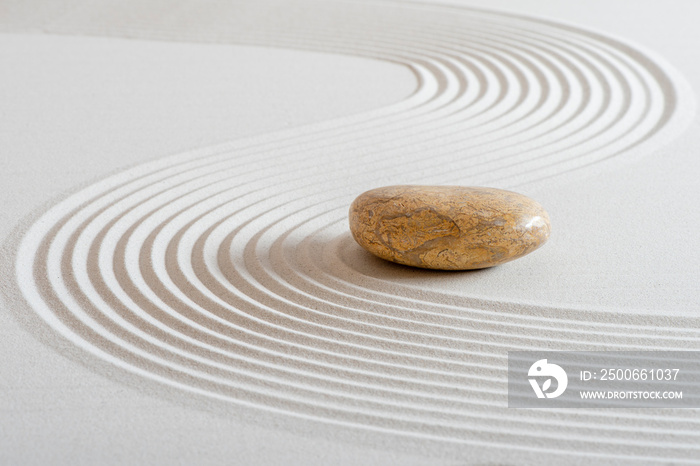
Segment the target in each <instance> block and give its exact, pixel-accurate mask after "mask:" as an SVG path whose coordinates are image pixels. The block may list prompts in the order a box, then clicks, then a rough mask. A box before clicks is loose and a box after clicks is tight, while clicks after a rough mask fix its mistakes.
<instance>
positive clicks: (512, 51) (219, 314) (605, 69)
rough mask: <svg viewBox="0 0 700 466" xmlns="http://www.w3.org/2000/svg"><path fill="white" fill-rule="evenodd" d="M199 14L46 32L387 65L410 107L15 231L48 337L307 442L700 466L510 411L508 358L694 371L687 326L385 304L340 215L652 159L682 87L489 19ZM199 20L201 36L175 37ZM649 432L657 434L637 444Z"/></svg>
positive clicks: (577, 422)
mask: <svg viewBox="0 0 700 466" xmlns="http://www.w3.org/2000/svg"><path fill="white" fill-rule="evenodd" d="M209 3H210V2H199V3H195V2H192V3H190V2H183V3H182V5H181V8H179V9H178V10H177V13H175V14H170V15H154V18H158V19H153V21H146V22H144V23H143V24H140V23H138V22H136V21H135V20H134V18H137V17H139V15H138V14H129V15H125V14H122V13H124V12H127V11H131V10H133V11H135V12H136V13H139V12H142V13H144V14H145V13H146V12H144V11H142V10H140V9H139V6H138V4H137V3H134V4H133V5H129V4H128V2H126V3H120V4H119V5H118V6H115V5H110V6H105V7H99V6H94V5H93V4H90V5H88V4H86V5H85V6H84V7H82V8H78V9H76V11H75V14H73V15H68V16H64V17H59V18H58V19H55V20H52V19H51V18H48V19H47V18H43V19H42V21H43V23H42V27H43V28H44V29H45V30H49V31H53V32H59V33H98V34H108V35H119V36H130V37H138V38H143V39H165V40H185V41H217V42H230V43H243V44H256V45H264V46H274V47H288V48H299V49H304V50H312V51H323V52H331V53H340V54H353V55H359V56H364V57H368V58H375V59H381V60H389V61H392V62H396V63H400V64H403V65H405V66H407V67H410V69H412V70H413V72H414V74H415V76H416V79H417V83H418V84H417V88H416V91H415V93H413V94H412V95H411V96H410V97H409V98H407V99H406V100H404V101H402V102H398V103H396V104H395V105H392V106H390V107H387V108H382V109H377V110H375V111H373V112H369V113H366V114H361V115H352V116H348V117H346V118H343V119H339V120H334V121H329V122H324V123H320V124H316V125H312V126H308V127H304V128H297V129H294V130H291V131H284V132H279V133H275V134H269V135H266V136H262V137H257V138H251V139H246V140H239V141H234V142H231V143H228V144H225V145H222V146H217V147H213V148H206V149H202V150H198V151H194V152H191V153H186V154H181V155H178V156H175V157H171V158H168V159H165V160H159V161H156V162H152V163H148V164H145V165H143V166H141V167H138V168H136V169H131V170H127V171H125V172H123V173H120V174H118V175H115V176H112V177H110V178H107V179H106V180H104V181H102V182H100V183H99V184H97V185H94V186H91V187H88V188H86V189H84V190H82V191H80V192H78V193H76V194H74V195H72V196H71V197H69V198H67V199H65V200H63V201H61V202H60V203H58V204H57V205H56V206H55V207H53V208H51V209H50V210H49V211H47V212H46V213H45V214H44V215H43V217H41V219H40V220H39V221H37V222H36V223H35V224H34V225H33V226H32V227H31V228H30V229H29V231H28V232H27V234H26V236H25V238H24V240H23V242H22V243H21V245H20V248H19V251H18V255H17V265H16V267H17V268H16V270H17V285H18V286H19V288H20V289H21V290H22V293H23V294H24V296H25V299H26V300H27V301H28V303H29V304H30V305H31V306H32V307H33V309H34V310H35V311H36V312H37V314H39V315H40V316H41V318H42V319H44V320H45V321H46V323H47V324H48V325H49V326H51V327H52V328H53V329H54V330H55V331H56V332H58V333H59V334H61V335H62V336H63V337H65V338H66V339H68V340H69V341H71V342H73V343H74V344H76V345H78V346H80V347H81V348H83V349H85V350H86V351H88V352H91V353H93V354H94V355H96V356H97V357H99V358H102V359H104V360H107V361H109V362H110V363H112V364H114V365H116V366H118V367H120V368H122V369H124V370H127V371H131V372H133V373H137V374H139V375H141V376H143V377H146V378H149V379H152V380H156V381H158V382H159V383H162V384H163V385H164V386H166V387H169V389H172V390H175V391H178V390H179V391H181V392H183V393H196V394H198V395H199V396H204V397H210V398H211V399H216V400H219V401H223V402H226V403H233V404H245V405H248V406H255V407H257V408H259V409H261V410H268V411H274V412H278V413H285V414H286V415H293V416H299V417H303V418H306V419H313V420H315V421H318V422H325V423H330V424H344V425H351V426H354V427H356V428H359V429H372V430H378V429H379V430H384V431H391V432H393V433H395V434H398V435H406V436H409V435H410V436H413V437H416V438H418V439H425V440H428V439H430V440H431V441H438V442H451V443H464V444H481V445H490V446H499V445H500V446H503V447H508V448H515V449H523V450H528V449H530V450H532V449H536V448H537V447H534V446H533V439H534V438H538V437H540V436H542V435H546V436H547V437H549V438H558V439H560V440H561V441H560V442H559V443H557V444H556V445H557V446H556V447H555V449H559V450H561V451H564V452H571V453H576V454H584V455H585V454H587V452H591V451H592V450H591V448H592V446H593V445H597V448H598V451H601V450H600V449H601V448H602V449H603V451H604V450H605V448H606V447H605V446H606V445H608V446H612V445H614V446H615V448H616V451H618V452H620V451H622V452H623V454H624V455H629V456H640V457H641V456H654V455H664V456H666V457H667V458H676V459H679V460H682V459H689V458H693V457H696V456H697V455H698V454H700V452H698V451H697V450H698V448H700V447H694V446H693V445H697V443H694V442H693V439H695V438H696V436H697V432H698V428H700V421H698V420H697V419H696V418H695V417H694V416H693V415H691V414H686V413H685V412H676V413H673V414H672V415H667V414H664V415H662V414H661V413H658V412H650V411H645V412H635V411H625V412H622V413H616V418H615V419H614V420H611V418H610V417H608V416H606V415H604V414H602V413H600V412H588V411H587V412H578V413H572V412H562V413H559V416H558V418H557V420H555V421H553V419H552V416H551V411H549V412H547V413H546V415H545V414H543V413H542V412H539V411H536V410H531V411H526V412H523V411H517V412H516V411H508V410H507V409H506V408H505V404H506V401H505V397H506V392H505V390H506V388H505V387H506V384H505V378H506V374H505V370H506V362H505V357H506V352H507V351H508V350H514V349H534V348H547V347H555V348H557V349H579V350H580V349H633V348H639V349H646V350H648V349H653V348H663V349H673V348H679V349H680V348H683V349H688V348H689V347H691V348H700V331H699V330H697V329H698V325H697V324H698V322H697V321H695V320H693V321H692V322H686V323H687V324H689V325H686V326H685V328H669V327H667V324H666V323H665V322H664V321H663V320H661V319H656V318H654V317H653V316H642V315H639V316H636V317H634V316H633V317H630V322H627V323H626V325H621V324H619V323H617V322H615V321H614V320H609V318H608V317H606V316H605V315H600V314H598V313H596V312H595V311H594V310H591V311H580V310H566V309H548V308H547V307H546V306H525V305H518V304H514V303H495V302H487V301H483V300H477V299H474V298H470V297H469V296H462V295H455V296H450V295H448V294H446V293H438V292H429V291H426V290H422V289H421V288H420V287H418V286H416V285H414V284H413V282H411V283H405V284H396V283H394V282H389V281H385V280H382V279H381V278H377V277H376V276H374V277H373V276H370V275H368V274H367V273H365V271H364V269H363V267H366V266H367V264H366V261H368V260H372V259H370V258H367V257H366V256H363V255H362V253H361V252H359V250H358V248H357V247H356V246H355V245H354V244H353V243H352V241H351V239H350V237H349V235H348V234H347V233H346V226H345V216H346V212H347V206H348V205H349V202H350V201H351V200H352V198H353V197H354V196H355V195H357V193H359V192H361V191H363V190H364V189H365V188H369V187H372V186H376V185H383V184H391V183H394V182H397V183H398V182H400V183H411V182H415V183H423V184H431V183H436V184H437V183H442V184H466V185H497V186H500V187H505V188H508V187H514V186H518V185H523V184H528V183H542V182H543V180H546V179H547V178H549V177H552V176H560V175H564V174H566V173H568V172H571V171H574V170H579V169H581V168H584V167H587V166H591V165H595V164H598V163H600V162H603V161H608V162H609V161H615V160H620V159H624V158H626V157H629V156H630V154H631V152H630V151H631V149H633V148H634V149H635V152H640V151H642V152H644V151H649V150H651V149H653V148H654V147H657V146H658V145H659V144H661V143H663V142H664V141H665V140H667V139H668V138H670V137H672V136H673V135H674V134H676V133H677V132H678V131H680V129H681V127H682V126H683V124H684V116H686V115H687V114H688V113H690V112H691V111H692V109H691V108H689V107H688V105H690V104H687V103H686V102H689V101H690V100H691V99H687V98H686V97H687V96H686V95H685V94H684V93H686V92H688V91H687V89H686V87H685V85H684V84H683V82H682V80H681V79H680V78H678V77H677V76H676V75H675V74H674V73H673V72H672V71H671V70H669V69H668V68H666V67H661V66H660V65H658V64H656V62H655V61H653V60H651V59H650V58H649V57H647V56H646V55H645V54H643V53H642V52H639V51H637V50H635V49H633V48H631V47H629V46H627V45H625V44H622V43H620V42H618V41H616V40H613V39H610V38H607V37H603V36H600V35H598V34H594V33H591V32H587V31H583V30H578V29H576V28H573V27H569V26H565V25H558V24H554V23H551V22H546V21H540V20H535V19H529V18H521V17H516V16H508V15H505V14H497V13H491V12H485V11H475V10H470V9H463V8H456V7H445V6H435V5H421V4H408V3H403V4H398V3H372V4H365V3H358V2H348V3H336V2H306V1H302V2H294V3H290V2H282V3H274V2H271V3H265V4H262V3H261V2H255V3H252V2H251V4H250V5H231V4H218V3H217V4H215V5H213V4H209ZM164 8H165V7H164ZM168 8H169V7H168ZM115 9H116V10H115ZM130 9H131V10H130ZM192 10H197V13H196V15H197V17H204V16H205V15H204V12H205V11H216V12H217V14H216V15H215V16H214V15H213V16H210V17H209V21H206V22H203V23H196V24H191V23H187V22H186V21H184V19H185V18H187V17H188V15H194V12H193V11H192ZM133 11H131V12H132V13H133ZM152 13H153V12H151V14H152ZM115 18H116V19H115ZM163 18H165V19H163ZM289 18H295V21H289ZM339 18H342V20H339ZM436 167H437V168H436ZM362 261H365V263H362ZM371 266H372V267H379V268H380V269H381V268H382V267H386V268H388V269H387V273H397V272H396V271H397V270H398V269H396V268H395V266H391V265H386V264H381V263H378V262H375V263H374V264H372V265H371ZM391 267H394V269H391ZM392 270H393V271H392ZM29 271H31V272H29ZM640 342H644V344H642V343H640ZM641 418H644V419H654V423H653V427H649V428H646V429H636V428H633V427H635V426H638V423H639V419H641ZM601 445H603V447H601Z"/></svg>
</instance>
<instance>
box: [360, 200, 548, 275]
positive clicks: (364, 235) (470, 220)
mask: <svg viewBox="0 0 700 466" xmlns="http://www.w3.org/2000/svg"><path fill="white" fill-rule="evenodd" d="M350 231H351V232H352V236H353V237H354V238H355V241H357V242H358V243H359V244H360V246H362V247H363V248H365V249H366V250H367V251H369V252H371V253H372V254H374V255H376V256H378V257H381V258H382V259H386V260H389V261H392V262H397V263H399V264H405V265H411V266H414V267H422V268H428V269H440V270H469V269H482V268H485V267H493V266H494V265H500V264H503V263H504V262H508V261H512V260H514V259H517V258H519V257H522V256H524V255H525V254H528V253H530V252H532V251H534V250H535V249H537V248H539V247H540V246H542V245H543V244H544V243H545V242H546V241H547V239H548V238H549V231H550V226H549V216H548V215H547V212H546V211H545V210H544V209H543V208H542V206H541V205H539V204H538V203H537V202H535V201H533V200H532V199H530V198H529V197H527V196H523V195H522V194H518V193H514V192H511V191H504V190H502V189H494V188H478V187H474V188H468V187H463V186H387V187H384V188H377V189H373V190H371V191H367V192H365V193H363V194H361V195H360V196H359V197H358V198H357V199H355V201H353V203H352V205H351V206H350Z"/></svg>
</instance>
